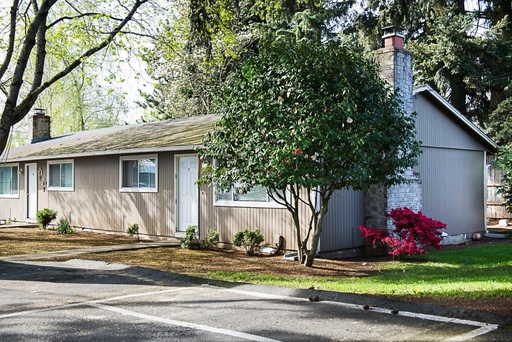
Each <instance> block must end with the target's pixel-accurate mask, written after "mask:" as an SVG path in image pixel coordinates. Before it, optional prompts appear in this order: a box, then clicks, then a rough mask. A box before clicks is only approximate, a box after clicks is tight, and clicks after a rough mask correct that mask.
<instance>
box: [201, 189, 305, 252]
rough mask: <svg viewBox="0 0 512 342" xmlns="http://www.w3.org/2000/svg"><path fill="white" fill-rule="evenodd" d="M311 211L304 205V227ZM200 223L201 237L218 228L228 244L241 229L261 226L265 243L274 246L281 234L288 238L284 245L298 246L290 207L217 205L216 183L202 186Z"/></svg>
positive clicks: (293, 247)
mask: <svg viewBox="0 0 512 342" xmlns="http://www.w3.org/2000/svg"><path fill="white" fill-rule="evenodd" d="M308 214H309V211H308V210H307V208H306V207H305V206H302V208H301V217H300V219H301V223H302V225H303V227H305V226H306V224H307V223H308V221H309V215H308ZM199 226H200V237H201V238H202V237H204V236H205V234H206V231H207V230H208V229H215V230H217V231H218V232H219V235H220V241H221V242H222V243H224V244H226V243H227V244H230V243H231V242H232V241H233V238H234V235H235V233H236V232H238V231H240V230H244V229H245V228H249V229H256V228H259V229H260V231H261V232H262V234H263V236H264V237H265V242H264V243H265V244H270V245H272V244H273V243H274V234H281V235H282V236H283V237H284V245H283V248H285V249H296V248H297V239H296V233H295V225H294V223H293V220H292V216H291V214H290V212H289V211H288V210H287V209H286V208H278V209H276V208H245V207H232V206H216V205H214V195H213V187H212V186H205V187H202V188H201V191H200V213H199ZM303 234H304V233H303ZM303 237H304V235H303Z"/></svg>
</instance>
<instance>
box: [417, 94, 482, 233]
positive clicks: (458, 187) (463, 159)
mask: <svg viewBox="0 0 512 342" xmlns="http://www.w3.org/2000/svg"><path fill="white" fill-rule="evenodd" d="M414 111H416V112H417V113H420V115H418V117H417V119H416V130H417V139H418V140H419V141H421V142H422V150H423V154H422V155H421V156H420V158H419V165H418V166H417V167H415V168H414V171H416V172H419V173H420V179H421V182H422V184H421V188H422V207H423V209H422V211H423V213H424V214H425V215H427V216H430V217H432V218H434V219H437V220H441V221H443V222H445V223H446V224H447V225H448V226H447V229H446V233H447V234H449V235H456V234H463V233H472V232H476V231H482V230H484V229H485V191H486V190H485V170H484V168H485V150H486V148H485V146H484V145H483V144H482V143H480V142H479V141H478V140H477V139H475V138H474V136H473V135H472V134H470V132H468V131H466V130H465V129H464V128H463V126H461V125H460V124H459V123H457V122H456V121H455V120H453V119H452V118H450V117H448V116H447V115H445V114H444V113H443V112H442V111H441V109H440V108H439V107H438V106H437V105H436V104H435V103H434V102H433V101H431V100H430V97H429V96H426V95H424V94H423V93H421V94H417V95H416V96H415V98H414Z"/></svg>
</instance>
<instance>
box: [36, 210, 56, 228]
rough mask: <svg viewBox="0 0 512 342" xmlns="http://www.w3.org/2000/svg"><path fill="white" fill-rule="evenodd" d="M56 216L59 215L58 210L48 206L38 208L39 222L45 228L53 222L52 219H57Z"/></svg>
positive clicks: (37, 218)
mask: <svg viewBox="0 0 512 342" xmlns="http://www.w3.org/2000/svg"><path fill="white" fill-rule="evenodd" d="M56 217H57V211H55V210H52V209H48V208H44V209H41V210H38V211H37V213H36V220H37V223H38V224H39V226H41V228H43V229H46V227H48V225H49V224H50V222H52V220H55V218H56Z"/></svg>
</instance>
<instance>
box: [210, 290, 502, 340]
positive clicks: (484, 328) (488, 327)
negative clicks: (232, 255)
mask: <svg viewBox="0 0 512 342" xmlns="http://www.w3.org/2000/svg"><path fill="white" fill-rule="evenodd" d="M203 286H208V287H212V288H213V287H214V286H211V285H203ZM218 289H219V290H221V291H225V292H231V293H237V294H242V295H247V296H253V297H258V298H267V299H280V300H287V301H297V302H305V301H309V299H308V298H300V297H289V296H283V295H273V294H268V293H261V292H251V291H244V290H236V289H225V288H221V287H218ZM318 304H331V305H336V306H341V307H345V308H349V309H356V310H361V309H362V306H361V305H357V304H351V303H343V302H334V301H321V302H318ZM368 311H373V312H379V313H384V314H392V312H391V310H390V309H383V308H378V307H371V308H370V309H369V310H368ZM395 315H398V316H405V317H412V318H417V319H423V320H428V321H435V322H443V323H452V324H461V325H469V326H475V327H479V328H478V329H475V330H471V331H469V332H467V333H465V334H462V335H458V336H454V337H452V338H450V339H448V340H447V341H467V340H470V339H472V338H475V337H477V336H480V335H484V334H487V333H489V332H491V331H493V330H496V329H498V325H497V324H489V323H484V322H478V321H472V320H467V319H458V318H451V317H444V316H437V315H428V314H421V313H416V312H409V311H399V312H398V313H396V314H395Z"/></svg>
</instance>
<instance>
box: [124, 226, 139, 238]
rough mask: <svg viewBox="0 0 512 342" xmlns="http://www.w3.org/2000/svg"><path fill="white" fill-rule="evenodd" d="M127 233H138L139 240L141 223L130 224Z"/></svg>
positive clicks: (131, 234) (130, 234) (131, 235)
mask: <svg viewBox="0 0 512 342" xmlns="http://www.w3.org/2000/svg"><path fill="white" fill-rule="evenodd" d="M126 233H127V234H128V236H130V237H133V236H134V235H137V241H139V225H138V224H137V223H134V224H132V225H131V226H128V229H127V230H126Z"/></svg>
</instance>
